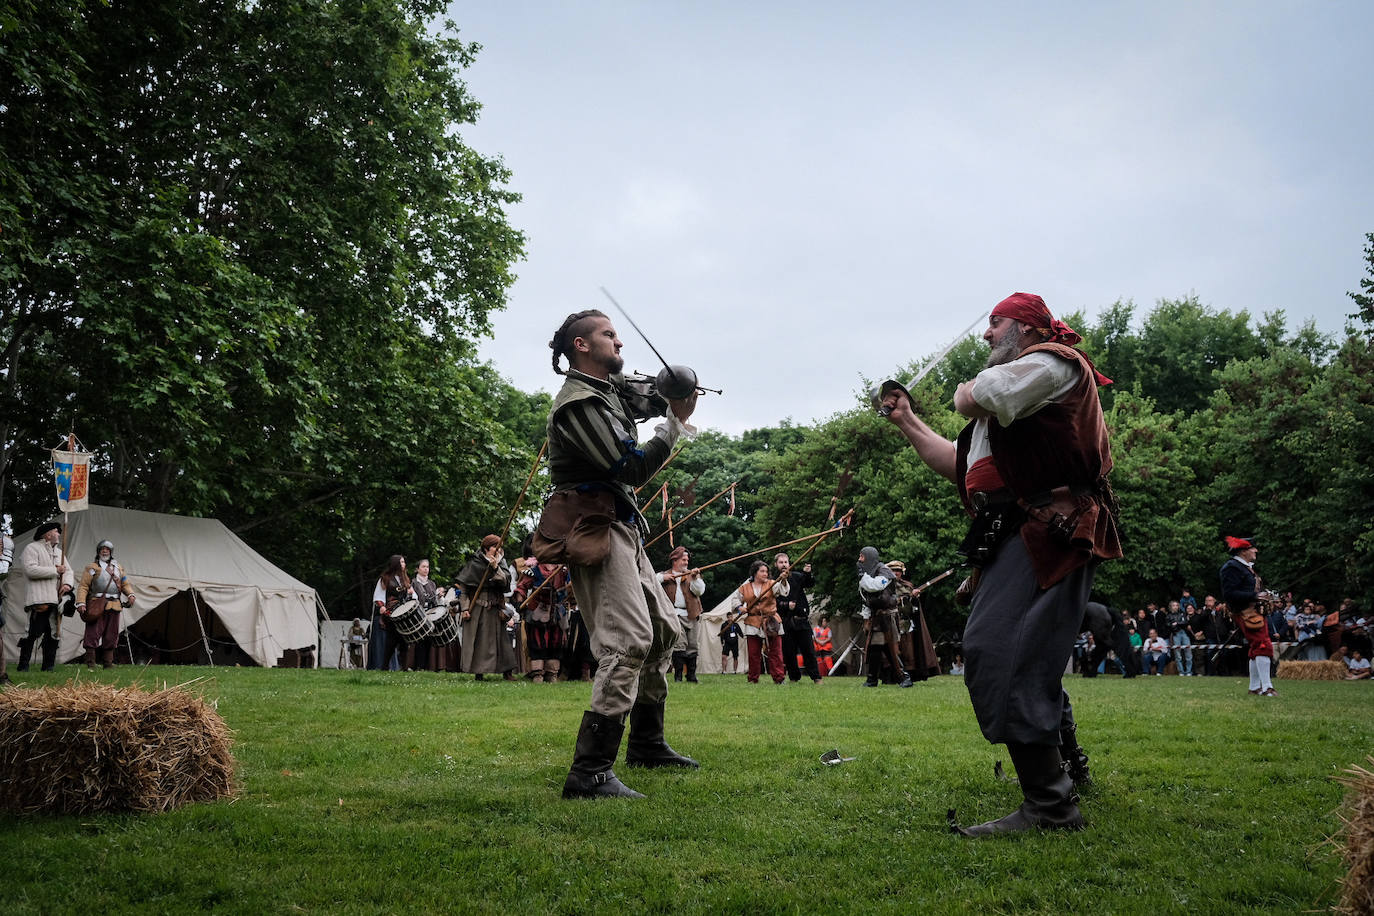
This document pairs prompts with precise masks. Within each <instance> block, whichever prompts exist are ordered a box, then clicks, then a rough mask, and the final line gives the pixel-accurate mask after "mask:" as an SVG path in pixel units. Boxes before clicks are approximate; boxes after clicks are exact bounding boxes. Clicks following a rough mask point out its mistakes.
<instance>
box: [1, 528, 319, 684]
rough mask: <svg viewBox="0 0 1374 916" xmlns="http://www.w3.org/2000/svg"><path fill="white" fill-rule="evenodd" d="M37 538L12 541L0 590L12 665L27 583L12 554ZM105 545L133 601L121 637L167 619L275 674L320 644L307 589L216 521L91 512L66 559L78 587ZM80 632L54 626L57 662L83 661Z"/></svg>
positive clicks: (72, 624)
mask: <svg viewBox="0 0 1374 916" xmlns="http://www.w3.org/2000/svg"><path fill="white" fill-rule="evenodd" d="M55 521H62V519H61V517H58V518H57V519H55ZM36 530H37V528H36V527H35V528H31V529H29V530H28V531H25V532H23V533H22V534H18V535H16V536H15V538H14V548H15V549H14V553H15V557H14V559H15V568H14V569H12V570H11V571H10V575H9V579H8V580H7V581H6V583H5V604H4V615H5V630H4V651H5V657H6V658H7V659H9V660H10V661H14V660H15V659H17V658H18V656H19V639H20V637H21V636H24V635H25V634H26V633H27V632H28V617H27V615H25V614H24V608H23V605H22V602H23V600H24V592H25V587H26V585H27V583H26V582H24V581H23V572H22V570H21V569H20V564H19V555H20V553H21V551H22V550H23V549H24V547H26V546H28V544H30V543H31V542H32V541H33V533H34V531H36ZM105 539H109V540H111V541H113V542H114V545H115V558H116V559H118V560H119V561H120V563H121V564H123V566H124V571H125V573H126V574H127V575H128V577H129V583H130V585H132V586H133V591H134V595H135V597H136V599H137V600H136V601H135V602H134V604H133V606H132V607H130V608H127V609H125V610H124V612H123V615H122V618H121V620H120V627H121V629H124V630H127V629H129V628H131V627H134V626H135V625H136V624H137V623H138V622H139V621H140V620H143V619H144V618H145V617H150V618H151V619H150V621H149V624H150V625H151V624H153V623H154V622H158V623H160V622H162V621H166V622H169V623H175V624H176V625H177V626H178V627H179V632H182V633H186V632H189V633H193V634H194V639H192V640H191V643H192V644H195V643H202V644H203V642H204V641H205V640H204V639H203V634H202V629H204V635H205V636H208V637H209V639H210V640H212V641H213V640H221V639H223V638H224V637H227V638H229V639H232V641H233V642H234V643H236V644H237V648H238V649H241V650H242V652H243V653H244V654H246V655H247V656H248V658H250V659H251V660H252V661H253V662H255V663H257V664H259V665H262V666H263V667H267V668H271V667H275V666H276V665H277V664H278V662H279V660H280V659H281V657H282V656H283V654H284V653H285V652H286V650H288V649H301V648H304V647H306V646H311V645H314V644H316V643H317V642H318V640H319V633H318V631H317V630H316V626H315V623H316V619H317V617H318V614H317V611H316V608H317V606H318V599H317V598H316V595H315V590H314V589H313V588H311V587H310V586H308V585H306V584H305V583H303V582H299V581H297V580H296V579H293V578H292V577H291V576H288V575H287V574H286V573H284V572H282V571H281V570H280V569H278V568H277V567H276V566H273V565H272V564H271V563H269V562H268V561H267V560H266V559H264V558H263V557H262V556H260V555H259V554H258V553H257V552H256V551H254V550H253V548H251V547H249V546H248V545H247V544H245V543H244V542H243V541H242V540H241V539H240V538H239V537H238V535H236V534H234V533H233V532H232V531H230V530H229V529H228V528H226V527H225V526H224V524H223V523H222V522H220V521H218V520H217V519H213V518H187V517H185V516H180V515H160V514H158V513H155V512H139V511H136V510H133V509H115V508H112V507H109V506H94V505H93V506H91V507H90V508H89V509H87V510H86V511H84V512H73V513H71V515H70V516H69V518H68V526H67V555H68V557H69V558H70V565H71V566H72V571H73V573H72V574H73V576H75V577H76V581H77V582H79V581H80V578H81V569H82V568H83V567H84V565H85V564H86V563H88V562H90V561H91V560H92V559H93V558H94V557H95V545H96V544H98V543H99V542H100V541H102V540H105ZM154 615H161V616H154ZM191 615H194V616H191ZM188 621H189V623H188ZM83 631H84V627H83V626H82V623H81V618H80V617H64V618H62V633H61V642H60V645H59V647H58V651H57V659H58V661H59V662H64V661H69V660H71V659H72V658H75V657H77V656H79V655H81V654H82V649H81V636H82V633H83ZM212 631H213V632H212ZM163 632H164V635H165V634H166V631H163ZM221 645H223V643H221ZM215 649H216V647H215V645H214V643H213V642H212V652H211V653H210V658H211V659H213V660H215V661H216V662H218V661H220V659H221V655H220V654H219V652H218V651H215ZM201 654H202V656H203V655H204V653H203V651H202V653H201ZM121 656H122V650H121ZM40 658H41V647H39V646H35V647H34V653H33V661H32V664H34V665H35V666H37V664H38V662H39V659H40ZM125 660H127V659H125ZM202 660H203V659H202Z"/></svg>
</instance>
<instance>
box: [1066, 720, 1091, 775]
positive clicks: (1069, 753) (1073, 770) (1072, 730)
mask: <svg viewBox="0 0 1374 916" xmlns="http://www.w3.org/2000/svg"><path fill="white" fill-rule="evenodd" d="M1059 755H1060V756H1061V757H1063V758H1064V767H1065V771H1066V772H1067V773H1068V774H1069V778H1070V779H1072V780H1073V784H1074V786H1075V787H1077V786H1086V785H1090V784H1091V783H1092V781H1093V777H1092V774H1091V773H1089V772H1088V752H1087V751H1085V750H1083V748H1081V747H1079V745H1078V725H1077V723H1074V724H1072V725H1068V726H1066V727H1064V728H1061V729H1060V730H1059Z"/></svg>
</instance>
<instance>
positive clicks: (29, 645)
mask: <svg viewBox="0 0 1374 916" xmlns="http://www.w3.org/2000/svg"><path fill="white" fill-rule="evenodd" d="M32 657H33V640H32V639H29V638H28V637H27V636H26V637H24V638H23V639H21V640H19V666H18V670H20V671H28V670H29V659H30V658H32Z"/></svg>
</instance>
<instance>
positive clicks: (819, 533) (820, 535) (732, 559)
mask: <svg viewBox="0 0 1374 916" xmlns="http://www.w3.org/2000/svg"><path fill="white" fill-rule="evenodd" d="M838 530H840V529H838V528H826V529H825V530H824V531H817V532H816V533H815V534H804V535H802V536H801V537H799V538H793V539H792V540H790V541H783V542H782V543H781V544H773V545H771V546H769V547H760V548H759V549H758V550H751V551H749V552H748V553H742V554H740V555H739V556H737V557H730V558H729V559H728V560H717V561H716V562H714V563H708V564H707V565H705V566H699V567H697V568H698V569H700V570H703V571H704V570H707V569H711V568H713V567H716V566H724V565H725V564H726V563H733V562H735V561H736V560H743V559H744V558H745V557H752V556H754V555H755V554H760V553H765V552H766V551H769V550H777V549H778V548H779V547H789V546H791V545H793V544H800V543H801V542H802V541H808V540H810V539H811V538H823V537H825V536H826V535H827V534H829V533H830V532H832V531H838Z"/></svg>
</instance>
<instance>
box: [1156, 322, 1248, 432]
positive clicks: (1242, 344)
mask: <svg viewBox="0 0 1374 916" xmlns="http://www.w3.org/2000/svg"><path fill="white" fill-rule="evenodd" d="M1249 321H1250V316H1249V314H1248V313H1246V312H1244V311H1241V312H1239V313H1237V314H1235V315H1232V314H1231V313H1230V312H1229V311H1225V310H1223V311H1221V312H1216V311H1213V310H1212V309H1210V308H1207V307H1206V306H1204V305H1202V304H1201V303H1200V302H1199V301H1198V300H1197V298H1196V297H1192V296H1190V297H1188V298H1187V299H1180V300H1167V299H1166V300H1162V301H1161V302H1160V303H1159V305H1158V306H1156V307H1155V308H1154V310H1153V311H1151V312H1150V314H1149V315H1148V316H1147V317H1146V319H1145V323H1144V326H1143V327H1142V328H1141V331H1140V335H1139V336H1140V343H1139V348H1138V350H1137V356H1136V376H1135V377H1136V379H1138V380H1139V382H1140V392H1141V394H1142V395H1143V396H1144V397H1147V398H1149V399H1150V400H1152V401H1153V402H1154V403H1155V405H1156V407H1157V408H1158V409H1159V410H1160V411H1163V412H1164V413H1172V412H1174V411H1177V410H1182V411H1184V412H1189V413H1190V412H1192V411H1195V410H1199V409H1201V408H1202V407H1203V406H1204V405H1205V404H1206V403H1207V399H1208V397H1210V396H1211V393H1212V391H1214V390H1215V388H1216V383H1215V381H1214V379H1213V377H1212V373H1213V372H1214V371H1216V370H1217V369H1221V368H1224V367H1225V366H1226V364H1227V363H1229V362H1230V361H1231V360H1233V359H1250V358H1251V357H1254V356H1259V355H1260V353H1261V350H1260V341H1259V339H1258V338H1257V337H1256V336H1255V334H1254V332H1253V331H1251V329H1250V327H1249Z"/></svg>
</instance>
